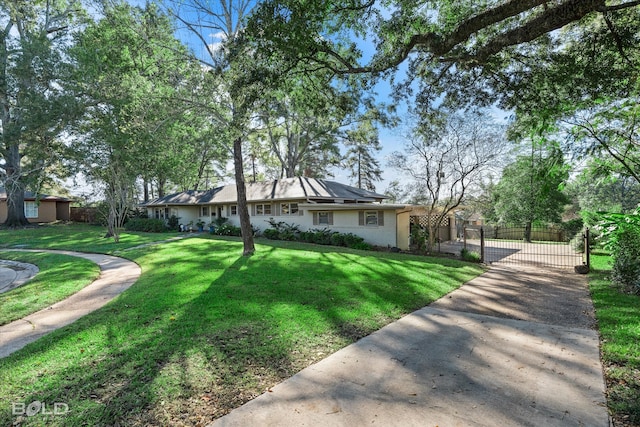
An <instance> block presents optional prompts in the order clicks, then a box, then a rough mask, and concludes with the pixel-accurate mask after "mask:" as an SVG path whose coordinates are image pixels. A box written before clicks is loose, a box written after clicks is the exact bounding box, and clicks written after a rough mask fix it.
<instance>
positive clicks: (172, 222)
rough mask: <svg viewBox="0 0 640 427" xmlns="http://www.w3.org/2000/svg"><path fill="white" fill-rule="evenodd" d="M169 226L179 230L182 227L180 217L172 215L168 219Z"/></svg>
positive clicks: (170, 228)
mask: <svg viewBox="0 0 640 427" xmlns="http://www.w3.org/2000/svg"><path fill="white" fill-rule="evenodd" d="M167 227H168V228H169V230H172V231H178V230H179V229H180V218H179V217H177V216H175V215H171V216H170V217H169V219H168V220H167Z"/></svg>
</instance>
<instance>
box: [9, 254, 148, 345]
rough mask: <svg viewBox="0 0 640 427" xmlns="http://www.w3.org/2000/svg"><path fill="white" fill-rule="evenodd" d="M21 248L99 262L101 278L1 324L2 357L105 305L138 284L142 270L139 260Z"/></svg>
mask: <svg viewBox="0 0 640 427" xmlns="http://www.w3.org/2000/svg"><path fill="white" fill-rule="evenodd" d="M20 251H23V252H24V251H28V252H52V253H61V254H65V255H72V256H77V257H80V258H85V259H88V260H90V261H93V262H95V263H96V264H98V266H99V267H100V277H99V278H98V279H97V280H95V281H94V282H93V283H91V284H90V285H88V286H86V287H85V288H83V289H82V290H80V291H79V292H77V293H75V294H73V295H71V296H70V297H69V298H67V299H65V300H62V301H60V302H58V303H56V304H53V305H52V306H51V307H48V308H45V309H43V310H40V311H38V312H36V313H33V314H31V315H29V316H27V317H24V318H22V319H19V320H16V321H14V322H11V323H9V324H7V325H4V326H0V357H6V356H8V355H10V354H11V353H13V352H15V351H18V350H20V349H21V348H22V347H24V346H25V345H27V344H29V343H31V342H33V341H35V340H37V339H38V338H40V337H41V336H43V335H46V334H48V333H49V332H52V331H54V330H56V329H58V328H61V327H63V326H66V325H68V324H70V323H73V322H75V321H76V320H78V319H79V318H80V317H82V316H85V315H87V314H88V313H91V312H92V311H94V310H97V309H98V308H100V307H102V306H103V305H105V304H106V303H108V302H109V301H111V300H112V299H113V298H115V297H116V296H117V295H119V294H120V293H122V292H124V291H125V290H126V289H127V288H129V287H130V286H131V285H132V284H133V283H135V281H136V280H138V277H140V272H141V271H140V267H139V266H138V265H137V264H136V263H134V262H132V261H129V260H126V259H124V258H119V257H114V256H110V255H103V254H87V253H81V252H72V251H55V250H40V249H37V250H35V249H20Z"/></svg>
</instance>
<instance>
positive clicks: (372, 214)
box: [364, 211, 379, 227]
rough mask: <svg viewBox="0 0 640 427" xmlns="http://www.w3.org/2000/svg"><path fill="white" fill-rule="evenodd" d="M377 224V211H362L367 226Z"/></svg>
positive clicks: (375, 225)
mask: <svg viewBox="0 0 640 427" xmlns="http://www.w3.org/2000/svg"><path fill="white" fill-rule="evenodd" d="M378 224H379V218H378V211H365V212H364V225H365V226H367V227H377V226H378Z"/></svg>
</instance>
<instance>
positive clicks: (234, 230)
mask: <svg viewBox="0 0 640 427" xmlns="http://www.w3.org/2000/svg"><path fill="white" fill-rule="evenodd" d="M211 234H214V235H216V236H236V237H240V236H242V229H241V228H240V227H236V226H235V225H233V224H231V223H229V222H225V223H224V224H222V225H218V226H217V227H215V228H214V229H213V231H212V232H211Z"/></svg>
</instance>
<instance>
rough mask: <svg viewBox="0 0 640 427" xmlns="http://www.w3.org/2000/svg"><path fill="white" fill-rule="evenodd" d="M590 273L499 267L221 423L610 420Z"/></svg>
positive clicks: (556, 422)
mask: <svg viewBox="0 0 640 427" xmlns="http://www.w3.org/2000/svg"><path fill="white" fill-rule="evenodd" d="M593 325H594V315H593V306H592V303H591V299H590V297H589V293H588V288H587V285H586V280H585V278H584V277H582V276H579V275H576V274H574V273H570V272H567V271H561V270H558V271H555V270H540V269H535V270H534V269H526V268H520V267H519V268H518V269H517V270H516V269H514V268H508V267H506V266H497V267H494V268H492V269H490V270H489V271H488V272H487V273H485V274H483V275H481V276H479V277H478V278H476V279H474V280H472V281H470V282H469V283H467V284H465V285H464V286H462V287H461V288H460V289H458V290H456V291H454V292H452V293H451V294H449V295H447V296H445V297H443V298H441V299H440V300H438V301H436V302H434V303H433V304H431V305H429V306H427V307H425V308H423V309H421V310H418V311H416V312H414V313H412V314H410V315H408V316H406V317H404V318H402V319H400V320H399V321H397V322H394V323H392V324H390V325H388V326H387V327H385V328H383V329H381V330H379V331H377V332H375V333H373V334H371V335H369V336H367V337H365V338H363V339H362V340H360V341H358V342H356V343H355V344H352V345H350V346H348V347H346V348H344V349H342V350H340V351H338V352H337V353H334V354H333V355H331V356H329V357H328V358H326V359H324V360H322V361H320V362H319V363H317V364H314V365H312V366H310V367H308V368H306V369H304V370H302V371H301V372H299V373H298V374H296V375H295V376H293V377H292V378H290V379H288V380H286V381H284V382H283V383H281V384H279V385H277V386H275V387H273V388H272V389H271V390H269V391H268V392H267V393H264V394H263V395H261V396H259V397H258V398H256V399H254V400H252V401H250V402H249V403H247V404H246V405H244V406H242V407H240V408H237V409H236V410H234V411H232V412H231V413H230V414H229V415H227V416H225V417H222V418H220V419H218V420H216V421H215V422H214V423H213V424H212V426H215V427H220V426H225V427H226V426H247V425H260V426H350V427H351V426H371V425H379V426H438V427H448V426H498V425H501V426H591V427H597V426H601V427H606V426H609V417H608V413H607V408H606V399H605V384H604V379H603V374H602V366H601V364H600V358H599V339H598V334H597V332H596V331H595V330H593Z"/></svg>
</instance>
